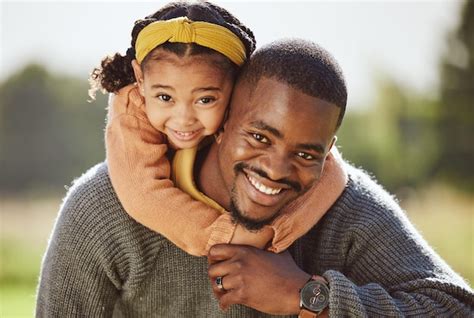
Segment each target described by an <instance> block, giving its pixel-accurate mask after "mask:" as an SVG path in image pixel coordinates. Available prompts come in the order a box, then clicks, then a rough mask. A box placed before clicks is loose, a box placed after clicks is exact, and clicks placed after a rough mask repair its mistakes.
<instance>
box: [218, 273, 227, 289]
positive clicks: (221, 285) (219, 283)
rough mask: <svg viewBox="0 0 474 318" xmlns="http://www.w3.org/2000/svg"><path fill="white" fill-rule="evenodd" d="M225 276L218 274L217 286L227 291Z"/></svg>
mask: <svg viewBox="0 0 474 318" xmlns="http://www.w3.org/2000/svg"><path fill="white" fill-rule="evenodd" d="M223 284H224V277H222V276H217V277H216V286H217V288H219V289H220V290H221V291H224V292H225V291H226V289H225V288H224V285H223Z"/></svg>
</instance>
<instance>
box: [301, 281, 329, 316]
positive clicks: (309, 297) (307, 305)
mask: <svg viewBox="0 0 474 318" xmlns="http://www.w3.org/2000/svg"><path fill="white" fill-rule="evenodd" d="M328 304H329V285H328V282H327V281H326V280H325V279H324V278H323V277H321V276H313V277H311V278H310V280H309V281H308V282H307V283H306V284H305V285H304V286H303V288H301V290H300V309H301V310H300V313H299V315H298V317H299V318H314V317H317V316H318V315H319V314H320V313H321V312H322V311H323V310H324V309H326V307H327V306H328Z"/></svg>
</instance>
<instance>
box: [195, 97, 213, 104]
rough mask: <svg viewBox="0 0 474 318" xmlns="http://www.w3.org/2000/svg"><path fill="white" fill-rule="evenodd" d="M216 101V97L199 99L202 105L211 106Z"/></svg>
mask: <svg viewBox="0 0 474 318" xmlns="http://www.w3.org/2000/svg"><path fill="white" fill-rule="evenodd" d="M215 100H216V99H215V98H214V97H203V98H200V99H199V103H200V104H209V103H212V102H214V101H215Z"/></svg>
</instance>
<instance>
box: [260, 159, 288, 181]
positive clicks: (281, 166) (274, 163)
mask: <svg viewBox="0 0 474 318" xmlns="http://www.w3.org/2000/svg"><path fill="white" fill-rule="evenodd" d="M261 164H262V168H263V170H264V171H265V172H266V173H267V175H268V177H269V178H270V179H271V180H273V181H278V180H281V179H291V176H292V173H293V166H292V164H291V162H290V160H289V158H288V156H287V155H286V154H280V153H272V154H269V155H267V156H265V157H264V158H262V162H261Z"/></svg>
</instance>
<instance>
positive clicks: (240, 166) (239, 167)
mask: <svg viewBox="0 0 474 318" xmlns="http://www.w3.org/2000/svg"><path fill="white" fill-rule="evenodd" d="M244 169H247V170H250V171H252V172H254V173H256V174H258V175H259V176H260V177H262V178H266V179H268V180H272V181H273V182H277V183H282V184H286V185H288V186H289V187H291V188H292V189H293V190H295V191H296V192H301V190H302V189H301V186H300V184H299V183H298V182H296V181H292V180H289V179H286V178H283V179H279V180H273V179H272V178H270V177H269V176H268V174H267V173H266V172H265V171H263V170H262V169H259V168H257V167H252V166H250V165H248V164H246V163H244V162H239V163H237V164H236V165H235V166H234V173H235V174H237V173H239V172H242V173H244Z"/></svg>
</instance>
